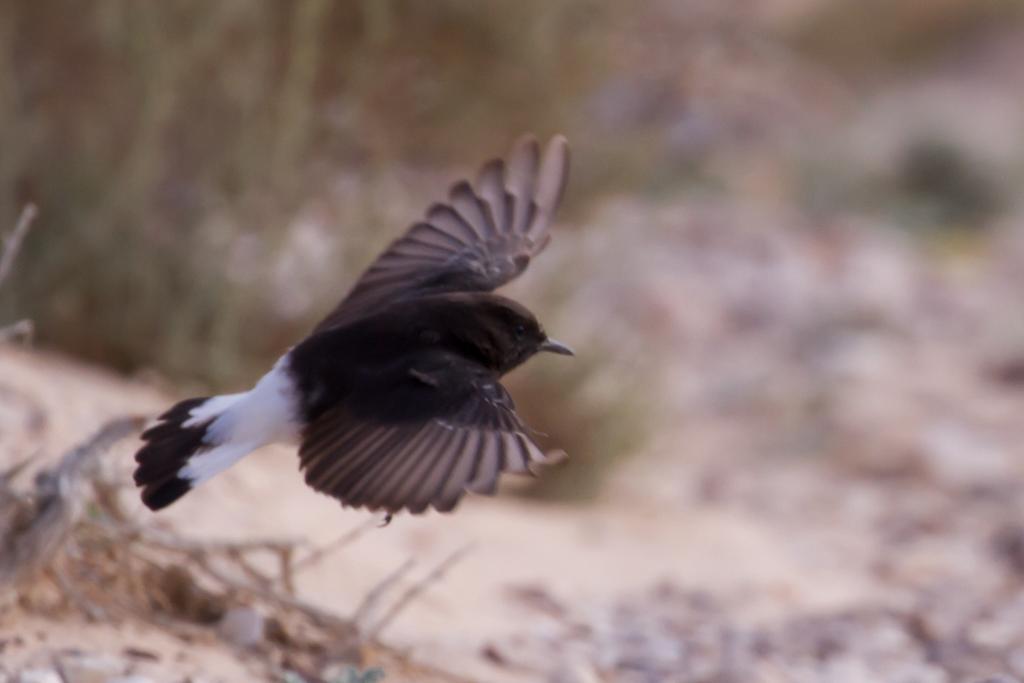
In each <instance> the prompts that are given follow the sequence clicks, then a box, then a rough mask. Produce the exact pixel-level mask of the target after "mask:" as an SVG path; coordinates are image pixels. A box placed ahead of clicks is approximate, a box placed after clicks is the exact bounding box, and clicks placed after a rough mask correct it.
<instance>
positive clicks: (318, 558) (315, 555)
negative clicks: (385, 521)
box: [292, 517, 378, 573]
mask: <svg viewBox="0 0 1024 683" xmlns="http://www.w3.org/2000/svg"><path fill="white" fill-rule="evenodd" d="M376 526H378V524H377V520H376V519H374V518H373V517H371V518H370V519H368V520H366V521H365V522H363V523H361V524H358V525H356V526H355V527H353V528H352V529H349V530H348V531H346V532H345V533H343V534H342V535H341V536H339V537H338V538H336V539H334V540H333V541H331V542H330V543H328V544H326V545H324V546H323V547H321V548H317V549H316V550H314V551H313V552H311V553H310V554H309V555H306V556H305V557H303V558H302V559H301V560H299V561H297V562H296V563H295V564H294V565H293V566H292V571H293V572H296V573H298V572H300V571H305V570H306V569H309V568H310V567H312V566H313V565H315V564H318V563H319V562H322V561H323V560H324V558H326V557H327V556H328V555H330V554H331V553H334V552H337V551H338V550H340V549H341V548H344V547H345V546H347V545H349V544H350V543H353V542H355V541H356V540H358V539H359V538H360V537H361V536H362V535H363V534H365V533H366V532H367V531H370V530H371V529H373V528H375V527H376Z"/></svg>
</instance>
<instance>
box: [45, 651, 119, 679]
mask: <svg viewBox="0 0 1024 683" xmlns="http://www.w3.org/2000/svg"><path fill="white" fill-rule="evenodd" d="M57 664H58V667H59V669H60V674H61V677H62V678H63V680H64V683H107V681H109V680H110V679H111V678H116V677H117V676H120V675H122V674H123V673H124V670H125V665H124V662H122V661H121V660H119V659H115V658H114V657H110V656H107V655H102V654H68V655H64V656H62V657H61V658H60V660H59V661H58V663H57Z"/></svg>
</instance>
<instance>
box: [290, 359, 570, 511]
mask: <svg viewBox="0 0 1024 683" xmlns="http://www.w3.org/2000/svg"><path fill="white" fill-rule="evenodd" d="M407 382H408V386H406V387H404V388H403V389H401V390H399V391H398V392H396V393H398V394H410V395H411V394H413V393H417V394H418V393H423V392H426V393H430V392H433V391H436V392H438V393H439V394H443V395H444V398H443V399H442V400H439V401H438V405H442V406H444V408H442V409H441V414H437V415H433V416H426V417H418V418H416V419H409V420H403V421H398V422H395V421H384V420H378V419H374V417H373V416H372V415H364V414H357V413H354V412H353V410H351V409H345V408H342V407H336V408H334V409H331V410H328V411H327V412H326V413H324V414H323V415H321V416H320V417H318V418H317V419H316V420H314V421H313V422H312V423H311V424H310V425H309V426H308V427H307V428H306V429H305V431H304V432H303V435H302V445H301V446H300V448H299V459H300V467H301V468H302V470H303V471H304V472H305V478H306V483H307V484H309V485H310V486H311V487H313V488H314V489H316V490H317V491H320V492H321V493H326V494H328V495H330V496H333V497H335V498H337V499H339V500H340V501H341V502H342V503H343V504H345V505H346V506H351V507H367V508H369V509H371V510H387V511H389V512H397V511H399V510H403V509H404V510H409V511H410V512H412V513H421V512H423V511H425V510H426V509H427V508H428V507H433V508H434V509H436V510H439V511H442V512H448V511H450V510H452V509H453V508H454V507H455V505H456V503H458V501H459V499H460V498H461V497H462V495H463V493H464V492H465V491H467V490H469V491H473V492H475V493H488V494H489V493H493V492H494V490H495V488H496V487H497V483H498V476H499V475H500V474H501V473H502V472H504V471H508V472H517V473H532V471H533V469H534V468H536V467H537V466H539V465H544V464H550V463H551V462H552V460H553V458H552V457H549V456H547V455H545V454H544V453H543V452H542V451H541V450H540V448H539V447H538V446H537V445H536V444H535V443H534V442H533V440H532V439H531V438H530V437H529V435H528V434H527V433H526V428H525V427H524V426H523V423H522V422H521V421H520V419H519V417H518V415H516V413H515V406H514V404H513V403H512V398H511V397H510V396H509V395H508V392H507V391H506V390H505V388H504V387H503V386H502V385H501V384H500V383H499V382H498V380H497V378H496V377H489V376H487V375H486V374H484V373H471V372H466V371H465V369H464V368H461V367H452V366H449V367H448V368H443V367H439V366H434V367H430V366H425V367H424V368H423V369H417V368H412V369H410V370H409V372H408V376H407ZM453 399H454V400H453Z"/></svg>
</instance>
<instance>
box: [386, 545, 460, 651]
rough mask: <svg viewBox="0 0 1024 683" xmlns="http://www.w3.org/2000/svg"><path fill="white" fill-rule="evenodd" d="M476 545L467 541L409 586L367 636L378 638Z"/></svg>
mask: <svg viewBox="0 0 1024 683" xmlns="http://www.w3.org/2000/svg"><path fill="white" fill-rule="evenodd" d="M475 546H476V544H475V543H467V544H466V545H464V546H462V547H461V548H459V549H458V550H456V551H455V552H453V553H452V554H451V555H449V556H448V557H446V558H445V559H444V560H442V561H441V563H440V564H438V565H437V566H436V567H435V568H434V570H433V571H431V572H430V573H429V574H427V575H426V576H424V577H423V578H422V579H420V580H419V581H417V582H416V583H414V584H413V585H411V586H409V588H407V589H406V591H405V592H404V593H402V595H401V596H400V597H399V598H398V600H396V601H395V603H394V604H393V605H392V606H391V609H389V610H388V611H387V612H386V613H385V614H384V616H383V617H381V618H380V619H379V620H378V621H377V623H376V625H375V626H374V627H373V628H372V629H370V630H369V631H368V632H367V634H366V637H367V638H376V637H377V636H378V635H379V634H380V632H381V631H382V630H383V629H384V628H385V627H386V626H387V625H388V624H390V623H391V622H392V621H393V620H394V618H395V617H397V616H398V615H399V614H400V613H401V612H402V610H404V609H405V608H406V607H408V606H409V605H410V604H411V603H412V601H413V600H415V599H416V598H417V597H419V595H420V594H421V593H422V592H423V591H425V590H426V589H427V586H429V585H430V584H432V583H436V582H437V581H440V580H441V579H442V578H443V577H444V575H445V573H447V571H448V570H449V569H451V568H452V567H453V566H454V565H455V564H456V563H457V562H458V561H459V560H461V559H462V558H463V557H465V556H466V555H467V554H468V553H469V551H470V550H472V549H473V548H474V547H475Z"/></svg>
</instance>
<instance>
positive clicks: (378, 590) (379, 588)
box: [352, 558, 416, 624]
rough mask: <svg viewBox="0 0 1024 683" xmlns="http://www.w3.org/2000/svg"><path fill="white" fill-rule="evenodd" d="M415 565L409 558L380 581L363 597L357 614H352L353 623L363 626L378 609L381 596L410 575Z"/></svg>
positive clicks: (356, 611)
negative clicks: (372, 612) (368, 617)
mask: <svg viewBox="0 0 1024 683" xmlns="http://www.w3.org/2000/svg"><path fill="white" fill-rule="evenodd" d="M415 565H416V560H414V559H412V558H409V559H408V560H406V561H405V562H403V563H402V564H401V565H400V566H399V567H398V569H396V570H395V571H393V572H391V573H390V574H388V575H387V576H385V577H384V578H383V579H381V580H380V581H378V582H377V585H375V586H374V587H373V588H371V589H370V590H369V592H368V593H367V594H366V595H365V596H363V599H362V600H361V601H360V602H359V606H358V607H356V610H355V612H353V613H352V621H353V622H355V623H356V624H362V623H363V621H364V620H365V619H366V615H367V614H369V613H370V612H371V611H373V608H374V607H376V605H377V603H378V602H379V601H380V598H381V596H382V595H384V593H386V592H387V591H389V590H390V589H391V587H392V586H393V585H395V584H396V583H398V581H399V580H401V578H402V577H403V576H405V575H406V574H408V573H409V570H411V569H412V568H413V567H414V566H415Z"/></svg>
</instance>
